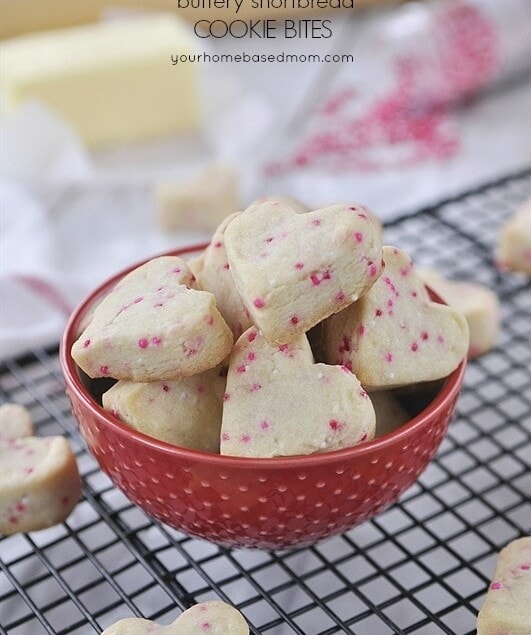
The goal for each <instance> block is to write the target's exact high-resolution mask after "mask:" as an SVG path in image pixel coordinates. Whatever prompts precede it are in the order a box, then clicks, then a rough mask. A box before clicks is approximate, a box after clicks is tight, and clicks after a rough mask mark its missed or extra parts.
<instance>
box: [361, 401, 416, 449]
mask: <svg viewBox="0 0 531 635" xmlns="http://www.w3.org/2000/svg"><path fill="white" fill-rule="evenodd" d="M369 396H370V399H371V401H372V405H373V407H374V412H375V413H376V432H375V434H374V437H375V438H378V437H383V436H385V435H386V434H389V433H390V432H394V431H395V430H397V429H398V428H400V426H402V425H404V423H406V422H407V421H409V420H410V419H411V416H410V415H409V413H408V412H407V410H406V409H405V408H404V407H403V406H402V404H401V403H400V402H399V401H398V399H397V398H396V397H395V396H394V395H393V393H392V391H391V390H380V391H378V392H373V393H371V394H370V395H369Z"/></svg>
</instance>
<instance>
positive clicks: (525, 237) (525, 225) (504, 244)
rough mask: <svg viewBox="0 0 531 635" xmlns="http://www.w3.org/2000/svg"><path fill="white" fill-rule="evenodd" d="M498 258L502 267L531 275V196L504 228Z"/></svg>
mask: <svg viewBox="0 0 531 635" xmlns="http://www.w3.org/2000/svg"><path fill="white" fill-rule="evenodd" d="M496 260H497V263H498V265H499V266H500V267H501V268H502V269H509V270H510V271H521V272H523V273H527V274H528V275H530V276H531V198H529V199H527V201H526V202H525V203H524V204H523V205H522V206H521V207H520V209H519V210H518V211H517V212H516V214H515V215H514V216H513V217H512V218H511V219H509V221H508V222H507V223H506V224H505V225H504V227H503V228H502V231H501V234H500V238H499V244H498V248H497V253H496Z"/></svg>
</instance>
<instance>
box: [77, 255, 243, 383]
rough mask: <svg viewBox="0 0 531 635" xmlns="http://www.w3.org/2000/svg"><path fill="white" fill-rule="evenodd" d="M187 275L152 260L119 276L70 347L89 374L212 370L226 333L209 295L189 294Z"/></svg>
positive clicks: (183, 268) (159, 375)
mask: <svg viewBox="0 0 531 635" xmlns="http://www.w3.org/2000/svg"><path fill="white" fill-rule="evenodd" d="M192 282H193V276H192V274H191V273H190V271H189V269H188V266H187V265H186V263H185V261H184V260H182V259H181V258H178V257H175V256H162V257H160V258H154V259H153V260H150V261H149V262H147V263H146V264H144V265H142V266H140V267H138V268H137V269H135V270H134V271H132V272H131V273H129V275H127V276H126V277H125V278H123V279H122V280H121V281H120V282H119V283H118V284H117V285H116V287H114V289H113V290H112V291H111V292H110V293H109V294H108V295H107V296H106V297H105V298H104V299H103V301H102V302H101V304H100V305H99V306H98V307H97V308H96V309H95V311H94V316H93V318H92V321H91V322H90V324H89V325H88V326H87V328H86V329H85V330H84V331H83V333H82V334H81V336H80V337H79V339H78V340H77V341H76V342H75V343H74V345H73V347H72V357H73V358H74V360H75V361H76V362H77V364H78V365H79V366H80V368H82V369H83V370H84V371H85V372H86V373H87V375H89V377H114V378H115V379H127V380H133V381H156V380H172V379H181V378H182V377H188V376H190V375H194V374H196V373H200V372H203V371H205V370H208V369H209V368H213V367H214V366H216V365H217V364H219V363H220V362H221V360H223V359H224V358H225V357H226V356H227V355H228V354H229V352H230V349H231V347H232V342H233V338H232V333H231V331H230V329H229V327H228V326H227V324H226V323H225V321H224V320H223V318H222V317H221V315H220V313H219V311H218V309H217V307H216V300H215V297H214V295H213V294H212V293H208V292H206V291H197V290H195V289H191V288H190V285H191V284H192Z"/></svg>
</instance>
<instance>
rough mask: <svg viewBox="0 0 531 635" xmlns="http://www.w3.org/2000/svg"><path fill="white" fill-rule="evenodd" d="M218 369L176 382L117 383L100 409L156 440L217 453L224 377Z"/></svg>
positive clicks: (106, 395)
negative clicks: (102, 408)
mask: <svg viewBox="0 0 531 635" xmlns="http://www.w3.org/2000/svg"><path fill="white" fill-rule="evenodd" d="M222 375H223V373H222V369H221V368H220V367H219V366H218V367H216V368H213V369H211V370H207V371H206V372H204V373H200V374H198V375H193V376H192V377H185V378H184V379H180V380H178V381H152V382H135V381H123V380H122V381H119V382H117V383H116V384H114V386H113V387H112V388H110V389H109V390H108V391H107V392H105V393H104V394H103V398H102V399H103V407H104V408H105V410H108V411H109V412H112V413H113V414H114V415H115V416H116V417H118V418H119V419H120V420H121V421H123V422H124V423H127V424H128V425H130V426H131V427H132V428H135V429H136V430H139V431H140V432H143V433H144V434H147V435H149V436H151V437H154V438H155V439H160V440H161V441H166V442H167V443H172V444H174V445H179V446H182V447H185V448H190V449H193V450H203V451H205V452H219V435H220V429H221V406H222V399H223V393H224V390H225V377H224V376H222Z"/></svg>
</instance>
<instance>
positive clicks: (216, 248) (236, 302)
mask: <svg viewBox="0 0 531 635" xmlns="http://www.w3.org/2000/svg"><path fill="white" fill-rule="evenodd" d="M236 216H238V212H237V213H236V214H231V215H230V216H228V217H227V218H226V219H225V220H224V221H223V222H222V223H221V225H220V226H219V227H218V228H217V230H216V231H215V233H214V236H213V237H212V240H211V241H210V244H209V245H208V247H207V248H206V249H205V251H204V252H203V254H202V255H201V256H200V257H199V258H198V259H196V260H194V261H193V262H191V263H190V268H191V269H192V271H193V272H194V275H195V277H196V283H197V288H198V289H202V290H203V291H210V292H211V293H213V294H214V295H215V296H216V302H217V306H218V309H219V311H220V313H221V315H222V316H223V318H224V319H225V321H226V322H227V324H228V325H229V327H230V329H231V331H232V333H233V335H234V337H235V338H238V337H239V336H240V335H241V334H242V333H243V332H244V331H245V330H247V329H248V328H249V327H250V326H251V324H252V322H251V318H250V314H249V311H248V310H247V309H246V308H245V306H244V304H243V302H242V299H241V298H240V294H239V293H238V290H237V289H236V285H235V283H234V280H233V279H232V273H231V271H230V266H229V262H228V260H227V251H226V249H225V229H226V228H227V226H228V224H229V223H230V222H231V221H232V220H233V219H234V218H235V217H236Z"/></svg>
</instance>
